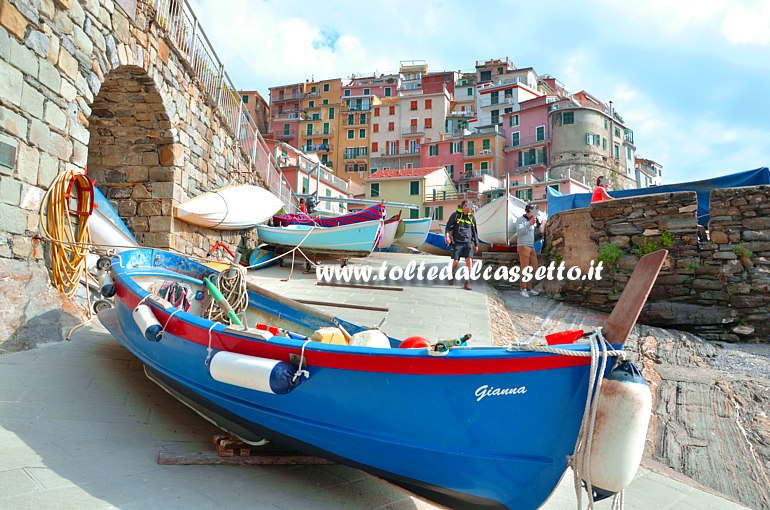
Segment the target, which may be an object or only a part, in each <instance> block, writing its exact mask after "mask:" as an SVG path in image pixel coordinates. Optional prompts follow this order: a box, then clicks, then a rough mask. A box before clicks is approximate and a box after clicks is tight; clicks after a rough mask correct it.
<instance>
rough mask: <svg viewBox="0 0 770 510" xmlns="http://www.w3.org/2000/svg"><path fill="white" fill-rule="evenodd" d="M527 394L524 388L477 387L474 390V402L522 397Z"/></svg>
mask: <svg viewBox="0 0 770 510" xmlns="http://www.w3.org/2000/svg"><path fill="white" fill-rule="evenodd" d="M526 392H527V387H526V386H519V387H518V388H495V387H494V386H487V385H486V384H485V385H484V386H479V387H478V388H476V393H475V395H476V402H480V401H481V399H482V398H484V397H501V396H504V395H523V394H525V393H526Z"/></svg>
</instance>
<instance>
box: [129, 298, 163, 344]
mask: <svg viewBox="0 0 770 510" xmlns="http://www.w3.org/2000/svg"><path fill="white" fill-rule="evenodd" d="M131 315H132V316H133V317H134V322H135V323H136V325H137V326H139V330H140V331H141V332H142V334H143V335H144V337H145V338H146V339H147V340H149V341H151V342H160V337H161V333H162V332H163V328H162V327H161V326H160V322H158V319H156V318H155V314H154V313H152V309H151V308H150V307H149V306H147V305H145V304H144V303H142V304H140V305H137V306H136V308H134V311H133V312H132V313H131Z"/></svg>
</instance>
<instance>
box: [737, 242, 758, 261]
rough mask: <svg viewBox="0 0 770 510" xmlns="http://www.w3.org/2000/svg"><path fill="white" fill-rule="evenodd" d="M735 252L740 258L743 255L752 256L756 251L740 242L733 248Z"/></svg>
mask: <svg viewBox="0 0 770 510" xmlns="http://www.w3.org/2000/svg"><path fill="white" fill-rule="evenodd" d="M733 252H734V253H735V254H736V255H737V256H738V258H741V257H751V256H752V255H754V252H753V251H751V250H749V249H748V248H746V247H745V246H743V245H742V244H739V245H738V246H736V247H735V248H733Z"/></svg>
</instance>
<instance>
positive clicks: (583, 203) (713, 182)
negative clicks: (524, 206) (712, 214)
mask: <svg viewBox="0 0 770 510" xmlns="http://www.w3.org/2000/svg"><path fill="white" fill-rule="evenodd" d="M762 184H770V170H768V168H767V167H762V168H757V169H756V170H749V171H747V172H738V173H735V174H730V175H723V176H722V177H715V178H713V179H707V180H705V181H693V182H682V183H677V184H664V185H661V186H653V187H651V188H640V189H625V190H618V191H610V195H612V196H613V197H615V198H627V197H637V196H642V195H653V194H657V193H673V192H676V191H694V192H695V193H697V195H698V224H700V225H703V226H706V225H707V224H708V221H709V195H710V194H711V190H714V189H721V188H739V187H741V186H759V185H762ZM547 193H548V215H549V216H551V215H553V214H556V213H557V212H561V211H569V210H570V209H578V208H581V207H588V205H589V204H590V203H591V193H574V194H571V195H562V194H561V193H559V192H558V191H554V190H552V189H551V188H547Z"/></svg>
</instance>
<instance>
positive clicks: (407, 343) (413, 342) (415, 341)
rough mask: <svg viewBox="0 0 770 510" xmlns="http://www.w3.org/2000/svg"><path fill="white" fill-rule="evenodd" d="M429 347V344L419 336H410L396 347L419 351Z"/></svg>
mask: <svg viewBox="0 0 770 510" xmlns="http://www.w3.org/2000/svg"><path fill="white" fill-rule="evenodd" d="M429 346H430V342H429V341H428V340H427V339H425V338H423V337H421V336H410V337H409V338H405V339H404V341H403V342H401V343H400V344H399V345H398V347H399V348H400V349H421V348H425V347H429Z"/></svg>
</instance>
